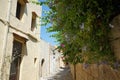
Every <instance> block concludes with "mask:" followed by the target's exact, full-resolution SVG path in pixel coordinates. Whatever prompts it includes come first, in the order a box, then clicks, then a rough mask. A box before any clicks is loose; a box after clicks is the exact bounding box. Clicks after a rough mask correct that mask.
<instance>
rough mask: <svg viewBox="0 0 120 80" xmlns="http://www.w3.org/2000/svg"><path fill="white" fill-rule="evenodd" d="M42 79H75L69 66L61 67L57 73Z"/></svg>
mask: <svg viewBox="0 0 120 80" xmlns="http://www.w3.org/2000/svg"><path fill="white" fill-rule="evenodd" d="M40 80H73V79H72V75H71V72H70V69H69V68H60V69H59V70H58V71H57V72H56V73H55V74H52V75H50V76H48V77H44V78H41V79H40Z"/></svg>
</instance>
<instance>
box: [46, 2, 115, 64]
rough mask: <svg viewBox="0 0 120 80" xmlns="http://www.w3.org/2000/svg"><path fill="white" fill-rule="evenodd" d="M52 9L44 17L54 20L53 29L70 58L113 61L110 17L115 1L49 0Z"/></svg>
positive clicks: (49, 20) (72, 59)
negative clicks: (109, 35)
mask: <svg viewBox="0 0 120 80" xmlns="http://www.w3.org/2000/svg"><path fill="white" fill-rule="evenodd" d="M47 5H48V6H49V7H50V9H51V10H50V11H49V12H48V13H47V15H46V16H45V17H44V20H45V21H46V22H44V23H45V24H46V23H52V26H51V27H50V28H48V31H49V32H57V33H56V34H55V35H53V37H55V38H56V39H57V41H58V42H59V43H60V46H58V49H59V50H61V51H63V55H64V56H65V57H66V61H68V62H70V63H73V64H76V63H81V62H88V63H92V62H100V61H104V60H105V61H112V60H113V59H114V55H113V52H112V50H111V48H110V41H109V37H108V34H109V31H110V27H109V26H108V24H109V19H110V16H111V15H112V14H113V12H115V9H116V6H115V5H114V4H113V0H47Z"/></svg>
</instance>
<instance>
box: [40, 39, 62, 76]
mask: <svg viewBox="0 0 120 80" xmlns="http://www.w3.org/2000/svg"><path fill="white" fill-rule="evenodd" d="M40 42H41V44H40V53H41V54H40V77H46V76H49V75H51V74H53V73H55V72H56V71H57V70H58V69H59V68H60V67H63V61H62V59H61V57H62V54H61V53H60V52H58V50H57V49H56V47H55V46H52V45H50V44H49V43H47V42H45V41H44V40H41V41H40Z"/></svg>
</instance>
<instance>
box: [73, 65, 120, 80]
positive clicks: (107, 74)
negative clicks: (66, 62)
mask: <svg viewBox="0 0 120 80" xmlns="http://www.w3.org/2000/svg"><path fill="white" fill-rule="evenodd" d="M74 67H75V68H74ZM71 69H72V70H71V72H72V75H73V77H74V80H119V79H120V72H119V71H117V70H114V69H112V68H111V67H110V66H108V65H106V64H101V65H97V64H91V65H87V66H86V65H85V64H77V65H75V66H73V65H72V66H71ZM74 71H75V72H74ZM75 74H76V75H75ZM75 78H76V79H75Z"/></svg>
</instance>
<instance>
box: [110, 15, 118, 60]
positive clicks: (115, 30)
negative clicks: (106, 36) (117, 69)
mask: <svg viewBox="0 0 120 80" xmlns="http://www.w3.org/2000/svg"><path fill="white" fill-rule="evenodd" d="M111 25H112V28H111V34H110V40H111V46H112V49H113V51H114V54H115V56H116V58H117V60H120V14H119V15H118V16H116V17H114V18H113V20H112V21H111Z"/></svg>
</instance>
